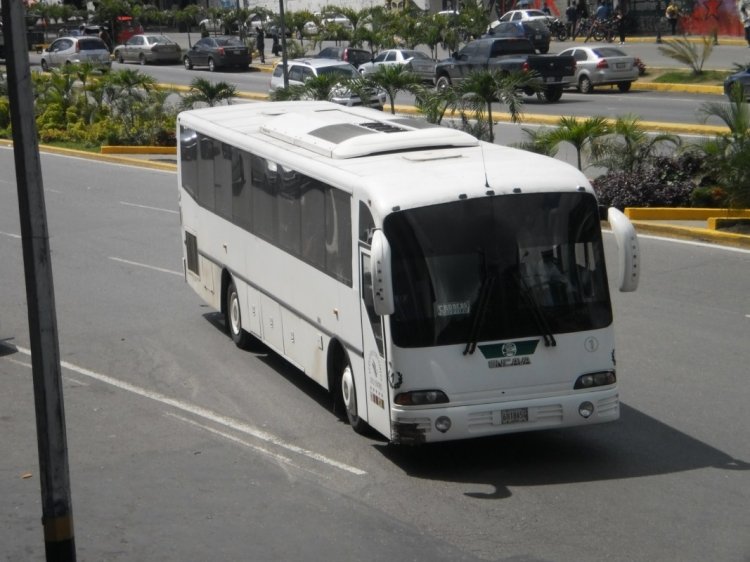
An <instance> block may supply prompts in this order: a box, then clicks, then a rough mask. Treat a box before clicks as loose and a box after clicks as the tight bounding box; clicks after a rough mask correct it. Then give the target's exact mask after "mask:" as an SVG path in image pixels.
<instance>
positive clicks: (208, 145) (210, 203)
mask: <svg viewBox="0 0 750 562" xmlns="http://www.w3.org/2000/svg"><path fill="white" fill-rule="evenodd" d="M198 142H199V152H200V160H199V161H198V203H199V204H200V205H201V207H204V208H206V209H208V210H209V211H213V210H214V208H215V205H216V200H215V193H214V192H215V188H214V155H215V152H216V151H215V150H214V140H213V139H212V138H210V137H206V136H204V135H200V137H199V141H198Z"/></svg>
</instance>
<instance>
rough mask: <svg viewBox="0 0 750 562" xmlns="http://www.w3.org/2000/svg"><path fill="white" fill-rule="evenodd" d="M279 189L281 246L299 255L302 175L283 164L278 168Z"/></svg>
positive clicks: (300, 244) (279, 236)
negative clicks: (284, 166)
mask: <svg viewBox="0 0 750 562" xmlns="http://www.w3.org/2000/svg"><path fill="white" fill-rule="evenodd" d="M278 177H279V191H278V200H277V203H278V209H279V222H278V227H279V234H278V240H279V246H280V247H281V248H282V249H284V250H286V251H287V252H289V253H290V254H292V255H293V256H299V255H300V253H301V246H302V240H301V233H300V227H301V225H300V222H301V218H300V210H301V209H300V208H301V203H300V183H301V182H300V177H301V174H298V173H297V172H295V171H294V170H287V169H285V168H283V167H282V166H279V169H278Z"/></svg>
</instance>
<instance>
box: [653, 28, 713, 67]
mask: <svg viewBox="0 0 750 562" xmlns="http://www.w3.org/2000/svg"><path fill="white" fill-rule="evenodd" d="M702 43H703V48H702V49H701V52H700V53H699V52H698V49H697V48H696V46H695V44H694V43H693V42H692V41H689V40H688V39H687V38H686V37H680V38H677V39H672V40H670V41H667V42H665V43H664V44H662V45H659V51H660V52H661V54H663V55H665V56H668V57H669V58H671V59H674V60H676V61H677V62H681V63H683V64H686V65H688V66H689V67H690V68H691V69H692V71H693V74H701V73H702V72H703V64H704V63H705V62H706V60H707V59H708V57H710V56H711V53H712V52H713V50H714V40H713V38H711V37H709V36H705V35H704V36H703V37H702Z"/></svg>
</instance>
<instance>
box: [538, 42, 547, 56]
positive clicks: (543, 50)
mask: <svg viewBox="0 0 750 562" xmlns="http://www.w3.org/2000/svg"><path fill="white" fill-rule="evenodd" d="M539 52H540V53H541V54H543V55H546V54H547V53H549V43H547V44H546V45H542V46H541V47H539Z"/></svg>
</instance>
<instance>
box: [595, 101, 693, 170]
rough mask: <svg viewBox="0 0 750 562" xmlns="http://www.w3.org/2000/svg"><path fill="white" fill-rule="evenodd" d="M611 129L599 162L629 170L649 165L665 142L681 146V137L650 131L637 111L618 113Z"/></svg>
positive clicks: (608, 166) (609, 167)
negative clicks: (619, 115)
mask: <svg viewBox="0 0 750 562" xmlns="http://www.w3.org/2000/svg"><path fill="white" fill-rule="evenodd" d="M610 132H611V138H610V139H607V140H605V141H604V142H603V143H602V145H601V146H600V151H601V156H600V157H599V158H597V161H596V162H595V164H596V165H598V166H604V167H606V168H608V169H609V170H618V171H623V172H628V173H635V172H638V171H639V170H641V169H643V168H644V167H645V166H648V165H649V164H650V163H651V162H652V161H653V157H654V156H655V155H657V153H658V149H659V148H660V146H661V145H663V144H665V143H667V144H671V145H673V146H674V147H677V146H679V145H680V144H681V142H682V141H681V139H680V137H678V136H677V135H672V134H670V133H658V134H651V133H649V132H648V131H646V129H644V128H643V127H642V126H641V124H640V122H639V119H638V117H636V116H634V115H626V116H624V117H618V118H617V120H616V121H615V122H614V124H612V125H611V130H610Z"/></svg>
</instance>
